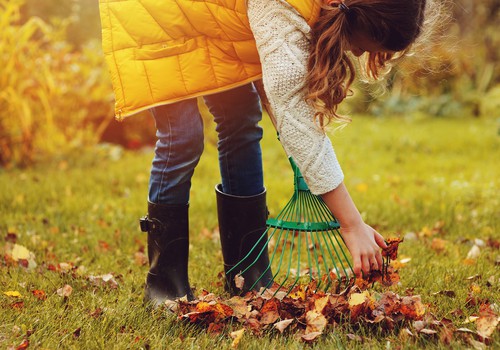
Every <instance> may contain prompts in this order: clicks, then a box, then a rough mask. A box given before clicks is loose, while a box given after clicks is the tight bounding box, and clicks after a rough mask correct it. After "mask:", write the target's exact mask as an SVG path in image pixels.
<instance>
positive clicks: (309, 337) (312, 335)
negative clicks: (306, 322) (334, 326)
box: [301, 332, 322, 343]
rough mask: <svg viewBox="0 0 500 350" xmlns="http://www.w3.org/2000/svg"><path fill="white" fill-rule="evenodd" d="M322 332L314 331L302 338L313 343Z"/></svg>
mask: <svg viewBox="0 0 500 350" xmlns="http://www.w3.org/2000/svg"><path fill="white" fill-rule="evenodd" d="M321 334H322V333H321V332H312V333H307V334H304V335H303V336H302V337H301V338H302V340H303V341H305V342H306V343H311V342H313V341H314V340H316V338H317V337H319V336H320V335H321Z"/></svg>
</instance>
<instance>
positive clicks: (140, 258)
mask: <svg viewBox="0 0 500 350" xmlns="http://www.w3.org/2000/svg"><path fill="white" fill-rule="evenodd" d="M134 261H135V263H136V264H137V265H139V266H146V265H147V264H148V258H147V256H146V254H144V252H140V251H139V252H135V253H134Z"/></svg>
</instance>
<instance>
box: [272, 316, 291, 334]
mask: <svg viewBox="0 0 500 350" xmlns="http://www.w3.org/2000/svg"><path fill="white" fill-rule="evenodd" d="M292 322H293V318H288V319H286V320H283V321H279V322H276V323H275V324H274V328H276V329H277V330H278V331H279V332H280V333H282V334H283V332H284V331H285V329H286V328H287V327H288V326H289V325H290V324H291V323H292Z"/></svg>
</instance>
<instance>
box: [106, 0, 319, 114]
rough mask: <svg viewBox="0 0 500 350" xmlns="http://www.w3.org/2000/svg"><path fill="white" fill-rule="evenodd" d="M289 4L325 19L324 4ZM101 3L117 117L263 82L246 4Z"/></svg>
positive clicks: (199, 0)
mask: <svg viewBox="0 0 500 350" xmlns="http://www.w3.org/2000/svg"><path fill="white" fill-rule="evenodd" d="M283 1H284V0H283ZM286 1H287V2H289V3H290V4H291V5H292V6H293V7H294V8H295V9H296V10H297V11H299V13H300V14H301V15H302V16H303V17H304V18H306V19H307V20H308V21H309V22H311V21H313V20H314V19H315V18H316V17H317V14H318V13H319V3H318V1H319V0H286ZM99 3H100V15H101V22H102V41H103V50H104V54H105V57H106V62H107V64H108V67H109V70H110V74H111V80H112V83H113V89H114V91H115V98H116V106H115V112H116V116H117V118H118V119H120V118H123V117H126V116H129V115H132V114H134V113H137V112H139V111H141V110H144V109H148V108H151V107H154V106H158V105H162V104H168V103H173V102H177V101H181V100H183V99H187V98H192V97H197V96H201V95H206V94H211V93H216V92H220V91H224V90H227V89H231V88H233V87H236V86H239V85H243V84H246V83H248V82H250V81H254V80H256V79H259V78H260V76H261V66H260V62H259V56H258V53H257V49H256V46H255V40H254V38H253V34H252V31H251V30H250V25H249V23H248V18H247V14H246V0H99Z"/></svg>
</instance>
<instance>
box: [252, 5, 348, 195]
mask: <svg viewBox="0 0 500 350" xmlns="http://www.w3.org/2000/svg"><path fill="white" fill-rule="evenodd" d="M248 18H249V21H250V26H251V28H252V32H253V34H254V37H255V41H256V43H257V49H258V52H259V56H260V61H261V64H262V80H263V83H264V89H265V91H266V95H267V97H268V99H269V102H270V104H271V107H272V109H273V113H274V115H275V117H276V119H277V120H276V121H277V129H278V132H279V135H280V140H281V143H282V145H283V148H284V149H285V152H286V153H287V154H288V156H290V157H292V158H293V159H294V160H295V163H296V164H297V166H298V167H299V169H300V171H301V172H302V175H303V176H304V179H305V181H306V183H307V185H308V187H309V189H310V190H311V192H312V193H314V194H324V193H327V192H329V191H331V190H333V189H335V188H336V187H337V186H338V185H340V183H341V182H342V181H343V178H344V175H343V173H342V169H341V167H340V164H339V162H338V161H337V157H336V155H335V152H334V150H333V147H332V144H331V142H330V139H329V138H328V136H327V135H326V134H325V133H324V132H323V131H322V130H321V129H320V128H319V127H318V126H317V125H316V124H315V123H314V119H313V117H314V113H315V111H314V108H312V107H311V106H310V105H309V104H307V103H306V101H305V96H306V95H305V93H306V92H305V91H306V90H305V77H306V73H307V58H308V56H309V50H308V48H309V39H308V36H309V32H310V27H309V25H308V24H307V22H306V21H305V20H304V18H303V17H302V16H300V14H299V13H298V12H297V11H296V10H295V9H294V8H293V7H292V6H290V5H289V4H288V3H287V2H286V1H285V0H248Z"/></svg>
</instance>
